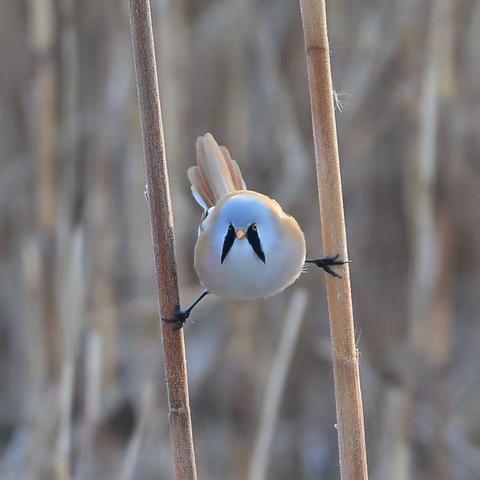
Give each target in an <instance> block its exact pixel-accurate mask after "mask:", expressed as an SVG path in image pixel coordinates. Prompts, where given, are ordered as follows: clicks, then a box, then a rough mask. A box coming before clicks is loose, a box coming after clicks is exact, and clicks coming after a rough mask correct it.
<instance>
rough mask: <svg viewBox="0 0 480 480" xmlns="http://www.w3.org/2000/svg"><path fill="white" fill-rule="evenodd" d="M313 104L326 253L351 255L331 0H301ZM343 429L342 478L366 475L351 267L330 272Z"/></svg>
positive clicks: (337, 392)
mask: <svg viewBox="0 0 480 480" xmlns="http://www.w3.org/2000/svg"><path fill="white" fill-rule="evenodd" d="M300 7H301V11H302V22H303V31H304V37H305V51H306V56H307V68H308V80H309V87H310V100H311V109H312V123H313V138H314V143H315V159H316V165H317V180H318V195H319V201H320V216H321V222H322V238H323V247H324V254H325V255H327V256H328V255H335V254H337V253H339V254H340V256H341V258H344V259H346V258H348V252H347V238H346V231H345V218H344V212H343V195H342V184H341V178H340V162H339V156H338V145H337V131H336V125H335V111H334V103H333V91H332V77H331V71H330V57H329V46H328V36H327V17H326V9H325V0H300ZM327 294H328V306H329V314H330V332H331V340H332V356H333V373H334V381H335V397H336V405H337V430H338V445H339V454H340V473H341V478H342V480H366V479H367V478H368V473H367V454H366V446H365V432H364V425H363V409H362V394H361V390H360V374H359V366H358V352H357V348H356V345H355V333H354V325H353V311H352V297H351V290H350V273H349V268H348V265H345V267H344V270H343V277H342V278H341V279H339V278H335V277H333V276H329V275H327Z"/></svg>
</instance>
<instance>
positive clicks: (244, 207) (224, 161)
mask: <svg viewBox="0 0 480 480" xmlns="http://www.w3.org/2000/svg"><path fill="white" fill-rule="evenodd" d="M197 163H198V165H197V166H193V167H190V168H189V169H188V172H187V173H188V178H189V180H190V183H191V188H192V193H193V196H194V197H195V200H196V201H197V202H198V203H199V204H200V206H201V207H202V208H203V209H204V213H203V216H202V222H201V224H200V226H199V228H198V239H197V243H196V245H195V256H194V267H195V270H196V272H197V275H198V278H199V280H200V282H201V284H202V285H203V286H204V287H205V289H206V290H205V291H204V292H203V293H202V295H200V297H199V298H198V299H197V300H195V302H194V303H193V304H192V305H191V306H190V307H189V308H187V309H186V310H180V307H178V309H177V312H176V315H175V316H174V317H173V318H169V319H163V320H164V321H166V322H171V323H174V324H175V328H181V327H182V326H183V324H184V323H185V321H186V320H187V318H188V317H189V315H190V313H191V311H192V310H193V308H194V307H195V306H196V305H197V304H198V303H199V302H200V301H201V300H202V299H203V298H205V296H207V295H208V294H210V293H214V294H216V295H219V296H221V297H223V298H227V299H235V300H246V299H256V298H266V297H270V296H272V295H275V294H277V293H280V292H281V291H282V290H284V289H285V288H287V287H288V286H290V285H291V284H292V283H293V282H295V280H297V278H298V277H299V276H300V275H301V273H302V271H303V269H304V266H305V264H306V263H313V264H315V265H317V266H318V267H320V268H323V269H324V270H325V271H326V272H327V273H329V274H330V275H333V276H335V277H340V275H339V274H337V273H336V272H334V271H333V270H332V269H331V268H330V267H331V266H333V265H343V264H345V263H348V261H343V260H339V258H338V257H339V255H335V256H333V257H325V258H320V259H316V260H306V259H305V250H306V248H305V235H304V234H303V232H302V229H301V228H300V227H299V225H298V223H297V221H296V220H295V219H294V218H293V217H291V216H290V215H287V214H286V213H285V212H284V211H283V210H282V207H281V206H280V205H279V204H278V202H276V201H275V200H273V199H271V198H270V197H267V196H266V195H263V194H261V193H258V192H254V191H252V190H247V186H246V184H245V181H244V180H243V177H242V174H241V172H240V168H239V167H238V164H237V162H235V161H234V160H232V157H231V156H230V153H229V152H228V150H227V149H226V148H225V147H223V146H219V145H218V144H217V142H216V141H215V139H214V138H213V136H212V135H211V134H210V133H207V134H205V135H204V136H203V137H199V138H198V140H197Z"/></svg>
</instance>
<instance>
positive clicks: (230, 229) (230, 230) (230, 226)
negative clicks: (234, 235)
mask: <svg viewBox="0 0 480 480" xmlns="http://www.w3.org/2000/svg"><path fill="white" fill-rule="evenodd" d="M234 230H235V229H234V228H233V225H232V224H230V225H229V226H228V231H229V232H233V231H234Z"/></svg>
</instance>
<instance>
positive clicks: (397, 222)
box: [0, 0, 480, 480]
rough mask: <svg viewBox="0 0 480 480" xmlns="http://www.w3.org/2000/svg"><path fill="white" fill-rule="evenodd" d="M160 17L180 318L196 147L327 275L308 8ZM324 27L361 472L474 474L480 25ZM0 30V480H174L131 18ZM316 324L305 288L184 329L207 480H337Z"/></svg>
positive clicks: (185, 294) (78, 13) (216, 303)
mask: <svg viewBox="0 0 480 480" xmlns="http://www.w3.org/2000/svg"><path fill="white" fill-rule="evenodd" d="M152 8H153V14H154V30H155V35H156V42H157V56H158V70H159V71H158V74H159V80H160V94H161V99H162V106H163V114H164V124H165V136H166V143H167V158H168V161H169V166H170V177H171V188H172V195H173V204H174V215H175V228H176V235H177V258H178V264H179V276H180V287H181V295H182V303H183V304H184V305H187V304H188V303H189V302H190V301H192V300H193V299H194V298H195V296H196V295H197V294H198V293H199V292H200V291H201V288H200V286H199V285H198V282H197V279H196V276H195V273H194V271H193V268H192V259H193V246H194V242H195V239H196V230H197V225H198V221H199V216H200V211H199V209H198V207H197V206H196V204H195V202H194V200H193V199H192V198H191V195H190V191H189V184H188V181H187V177H186V169H187V168H188V166H190V165H192V164H193V162H194V161H195V151H194V147H195V140H196V137H197V136H198V135H200V134H203V133H204V132H206V131H211V132H213V133H214V134H215V135H216V137H217V139H218V140H219V142H220V143H222V144H224V145H227V146H228V148H229V149H230V151H231V153H232V155H233V157H234V158H235V159H237V161H238V162H239V163H240V166H241V168H242V170H243V173H244V176H245V178H246V180H247V183H248V185H249V187H250V188H252V189H255V190H259V191H261V192H265V193H267V194H268V195H271V196H273V197H274V198H276V199H277V200H278V201H279V202H280V203H281V204H282V205H283V206H284V208H285V210H286V211H288V212H289V213H291V214H293V215H295V216H296V217H297V218H298V220H299V222H300V224H301V225H302V227H303V228H304V230H305V232H306V236H307V241H308V246H309V254H310V256H319V255H321V253H322V247H321V242H320V225H319V214H318V208H317V194H316V183H315V174H314V172H315V171H314V160H313V146H312V135H311V122H310V111H309V105H308V89H307V78H306V65H305V56H304V46H303V37H302V31H301V22H300V12H299V6H298V3H297V2H296V1H287V0H264V1H259V0H257V1H255V0H248V1H247V0H225V1H222V0H215V1H214V0H209V1H207V0H205V1H200V0H198V1H187V0H177V1H166V0H152ZM327 8H328V16H329V33H330V41H331V56H332V66H333V80H334V86H335V89H336V92H337V98H338V111H337V122H338V135H339V142H340V154H341V162H342V171H343V184H344V195H345V209H346V218H347V233H348V238H349V250H350V257H351V259H352V260H353V263H352V269H351V271H352V282H353V301H354V312H355V321H356V325H357V334H358V344H359V349H360V351H361V371H362V388H363V395H364V408H365V420H366V430H367V446H368V454H369V469H370V475H371V478H372V479H378V480H385V479H391V480H407V479H415V480H422V479H438V480H447V479H459V480H460V479H461V480H463V479H465V480H471V479H476V478H480V347H479V342H480V321H479V320H480V318H479V316H480V314H479V312H480V303H479V302H480V300H479V289H480V212H479V210H480V80H479V79H480V56H479V54H478V50H479V45H480V3H478V2H477V1H475V0H431V1H422V0H404V1H402V2H398V1H395V0H384V1H379V0H376V1H375V0H361V1H351V0H338V1H335V2H334V1H331V2H328V5H327ZM0 26H1V28H0V59H1V61H2V65H3V67H2V73H1V75H0V105H1V108H0V199H1V201H0V299H1V303H0V329H1V337H0V358H1V363H0V388H1V390H0V448H1V456H0V478H2V479H44V478H45V479H50V478H55V479H68V478H72V477H75V478H79V479H98V478H121V479H124V480H127V479H133V478H135V479H150V478H152V479H153V478H161V479H169V478H172V466H171V459H170V444H169V431H168V418H167V407H166V398H165V390H164V384H163V368H162V358H161V350H160V348H159V329H158V317H157V315H158V314H157V305H156V297H155V282H154V277H153V257H152V246H151V241H150V226H149V220H148V213H147V208H146V204H145V199H144V172H143V157H142V155H143V153H142V147H141V136H140V130H139V129H140V127H139V125H140V124H139V119H138V110H137V100H136V91H135V84H134V70H133V60H132V48H131V39H130V26H129V18H128V3H127V1H126V0H125V1H122V2H119V1H114V0H103V1H101V2H95V1H86V0H22V1H10V2H8V1H7V2H2V4H1V5H0ZM325 302H326V296H325V291H324V279H323V273H322V272H320V271H315V270H312V269H310V271H309V272H308V273H307V274H305V275H304V276H303V277H302V278H301V280H300V281H298V282H297V283H296V284H295V286H294V287H292V288H290V289H289V290H287V291H285V292H284V293H283V294H281V295H279V296H276V297H273V298H271V299H268V300H265V301H256V302H239V303H234V302H224V301H221V300H219V299H218V298H212V299H210V300H207V301H206V302H205V304H204V305H203V306H201V307H199V308H198V310H196V311H195V313H194V315H193V318H192V322H190V323H189V324H188V325H187V327H186V329H185V334H186V342H187V357H188V365H189V375H190V395H191V406H192V414H193V427H194V436H195V446H196V454H197V462H198V469H199V478H203V479H207V478H208V479H233V480H235V479H250V480H262V479H266V478H268V479H279V480H280V479H289V480H291V479H320V478H321V479H326V480H328V479H337V478H338V475H339V474H338V457H337V435H336V430H335V426H334V423H335V403H334V391H333V380H332V366H331V360H330V340H329V329H328V315H327V306H326V303H325ZM267 385H268V387H267ZM267 390H268V393H267Z"/></svg>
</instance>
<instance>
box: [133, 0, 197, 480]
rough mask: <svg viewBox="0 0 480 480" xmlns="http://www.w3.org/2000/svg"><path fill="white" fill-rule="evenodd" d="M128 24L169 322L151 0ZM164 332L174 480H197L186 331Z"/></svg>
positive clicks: (170, 264) (170, 243)
mask: <svg viewBox="0 0 480 480" xmlns="http://www.w3.org/2000/svg"><path fill="white" fill-rule="evenodd" d="M130 22H131V28H132V39H133V52H134V59H135V71H136V78H137V90H138V103H139V108H140V119H141V123H142V132H143V146H144V151H145V169H146V178H147V191H148V199H149V205H150V221H151V227H152V240H153V253H154V257H155V268H156V279H157V287H158V296H159V301H160V316H161V317H162V318H171V317H172V316H173V315H174V313H175V309H176V307H177V306H178V305H179V294H178V281H177V268H176V263H175V249H174V232H173V216H172V207H171V201H170V189H169V179H168V172H167V162H166V157H165V144H164V138H163V126H162V113H161V109H160V97H159V90H158V81H157V67H156V63H155V48H154V43H153V32H152V17H151V10H150V2H149V0H130ZM161 329H162V338H163V351H164V363H165V376H166V383H167V392H168V407H169V420H170V434H171V443H172V450H173V456H174V468H175V478H176V479H177V480H194V479H196V478H197V472H196V466H195V454H194V448H193V435H192V423H191V418H190V406H189V400H188V383H187V366H186V359H185V343H184V338H183V330H181V329H180V330H176V331H174V330H173V329H172V325H171V324H167V323H164V322H162V326H161Z"/></svg>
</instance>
